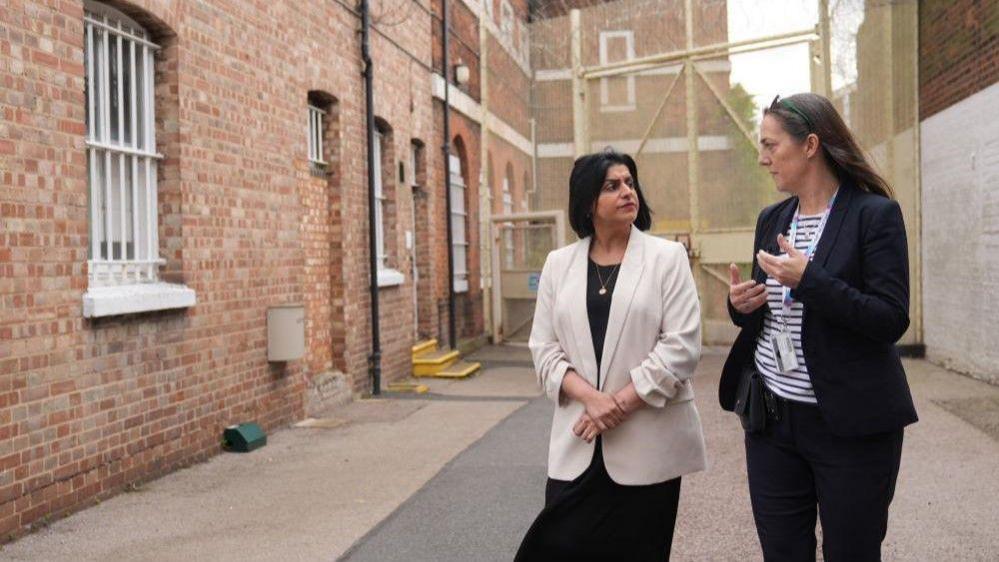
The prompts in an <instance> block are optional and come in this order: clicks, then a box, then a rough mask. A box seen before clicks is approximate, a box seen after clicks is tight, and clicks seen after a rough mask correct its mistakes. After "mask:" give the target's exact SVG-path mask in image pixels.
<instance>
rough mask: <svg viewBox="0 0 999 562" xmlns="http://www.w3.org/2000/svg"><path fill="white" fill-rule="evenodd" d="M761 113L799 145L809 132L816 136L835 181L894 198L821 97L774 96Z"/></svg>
mask: <svg viewBox="0 0 999 562" xmlns="http://www.w3.org/2000/svg"><path fill="white" fill-rule="evenodd" d="M763 114H764V115H773V116H774V117H775V118H777V120H778V121H780V124H781V126H783V127H784V130H785V131H787V132H788V134H790V135H791V136H792V137H794V138H795V139H797V140H798V141H799V142H804V141H805V139H806V138H808V135H809V134H812V133H814V134H815V136H817V137H819V145H820V146H821V147H822V152H823V154H825V157H826V161H827V162H828V163H829V165H830V166H831V167H832V169H833V172H834V173H835V174H836V177H837V178H838V179H839V181H841V182H847V181H849V182H852V183H854V184H856V185H857V187H859V188H861V189H863V190H865V191H870V192H871V193H875V194H877V195H882V196H884V197H887V198H889V199H892V198H894V195H895V193H894V191H893V190H892V188H891V186H890V185H888V182H887V181H886V180H885V179H884V178H883V177H881V174H879V173H877V172H876V171H875V170H874V166H872V165H871V163H870V162H868V160H867V157H866V156H865V155H864V151H863V150H861V148H860V145H859V144H857V139H855V138H854V137H853V133H851V132H850V129H849V128H848V127H847V126H846V123H844V122H843V118H842V117H840V115H839V112H838V111H836V108H835V107H833V104H832V103H830V102H829V100H828V99H826V98H825V97H823V96H820V95H818V94H812V93H805V94H795V95H793V96H791V97H788V98H781V97H780V96H777V97H776V98H774V101H773V103H771V104H770V107H768V108H767V109H764V110H763Z"/></svg>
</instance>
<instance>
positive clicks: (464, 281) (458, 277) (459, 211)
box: [448, 154, 469, 293]
mask: <svg viewBox="0 0 999 562" xmlns="http://www.w3.org/2000/svg"><path fill="white" fill-rule="evenodd" d="M449 162H450V163H449V169H450V171H451V181H450V182H449V187H450V189H449V190H448V196H449V197H450V198H451V247H452V251H453V252H454V258H455V259H454V292H456V293H465V292H468V248H469V244H468V240H466V239H465V232H466V231H467V224H466V222H467V220H468V213H467V212H466V211H465V201H466V199H467V198H466V197H465V195H466V186H465V176H464V174H462V169H461V159H460V158H458V157H457V156H456V155H454V154H452V155H450V160H449ZM459 256H461V258H460V259H459Z"/></svg>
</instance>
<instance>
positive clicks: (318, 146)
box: [309, 104, 326, 167]
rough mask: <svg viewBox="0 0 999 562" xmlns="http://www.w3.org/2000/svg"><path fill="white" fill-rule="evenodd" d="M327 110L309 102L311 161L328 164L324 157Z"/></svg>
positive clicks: (317, 164)
mask: <svg viewBox="0 0 999 562" xmlns="http://www.w3.org/2000/svg"><path fill="white" fill-rule="evenodd" d="M324 115H326V112H325V111H323V110H322V109H319V108H318V107H316V106H314V105H312V104H309V163H311V164H313V165H314V166H321V167H325V166H326V160H324V159H323V116H324Z"/></svg>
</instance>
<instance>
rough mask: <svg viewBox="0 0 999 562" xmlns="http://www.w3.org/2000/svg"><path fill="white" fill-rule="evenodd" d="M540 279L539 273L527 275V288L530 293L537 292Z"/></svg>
mask: <svg viewBox="0 0 999 562" xmlns="http://www.w3.org/2000/svg"><path fill="white" fill-rule="evenodd" d="M540 279H541V274H540V273H529V274H528V275H527V288H528V289H529V290H530V291H531V292H532V293H537V292H538V281H539V280H540Z"/></svg>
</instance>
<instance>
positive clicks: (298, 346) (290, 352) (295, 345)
mask: <svg viewBox="0 0 999 562" xmlns="http://www.w3.org/2000/svg"><path fill="white" fill-rule="evenodd" d="M304 355H305V307H304V306H302V305H300V304H283V305H278V306H272V307H270V308H268V309H267V360H268V361H275V362H276V361H294V360H296V359H301V358H302V357H303V356H304Z"/></svg>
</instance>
